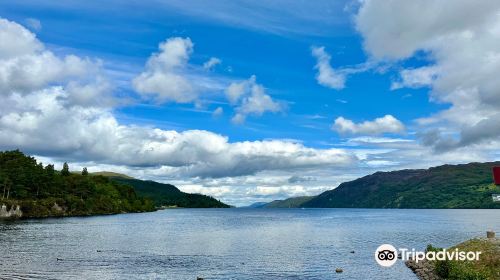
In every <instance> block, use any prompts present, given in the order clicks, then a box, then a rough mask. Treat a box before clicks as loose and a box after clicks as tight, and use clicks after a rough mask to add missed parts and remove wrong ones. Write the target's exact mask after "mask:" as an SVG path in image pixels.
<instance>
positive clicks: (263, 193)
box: [0, 0, 500, 206]
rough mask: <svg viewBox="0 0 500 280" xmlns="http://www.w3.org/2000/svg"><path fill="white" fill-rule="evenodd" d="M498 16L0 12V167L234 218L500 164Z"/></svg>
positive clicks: (216, 4)
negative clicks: (396, 176) (453, 168)
mask: <svg viewBox="0 0 500 280" xmlns="http://www.w3.org/2000/svg"><path fill="white" fill-rule="evenodd" d="M499 39H500V2H498V1H481V2H475V1H462V0H459V1H454V2H453V3H452V4H450V3H449V2H445V1H431V0H418V1H411V2H409V1H402V0H387V1H370V0H367V1H323V0H318V1H299V0H292V1H283V0H271V1H247V0H232V1H229V0H214V1H201V0H182V1H180V0H168V1H160V0H147V1H127V2H123V1H118V0H108V1H94V0H89V1H73V0H68V1H49V0H37V1H35V0H26V1H2V2H0V98H1V101H2V102H1V103H0V149H1V150H10V149H20V150H22V151H24V152H25V153H28V154H30V155H33V156H35V157H36V158H37V159H38V160H40V161H42V162H43V163H45V164H47V163H55V164H56V167H58V166H59V167H60V166H61V165H62V163H63V162H68V163H69V164H70V168H71V169H73V170H80V169H81V168H83V167H88V169H89V171H91V172H95V171H102V170H106V171H115V172H121V173H125V174H128V175H130V176H134V177H136V178H141V179H148V180H156V181H160V182H168V183H172V184H174V185H176V186H178V187H179V188H180V189H181V190H183V191H186V192H196V193H203V194H208V195H212V196H214V197H216V198H218V199H221V200H222V201H224V202H227V203H229V204H231V205H236V206H242V205H247V204H250V203H253V202H257V201H271V200H274V199H283V198H287V197H291V196H303V195H316V194H319V193H321V192H323V191H325V190H330V189H333V188H335V187H337V186H338V185H339V184H340V183H342V182H345V181H348V180H352V179H355V178H358V177H360V176H364V175H368V174H371V173H373V172H376V171H389V170H398V169H405V168H428V167H431V166H436V165H440V164H456V163H467V162H484V161H493V160H498V159H499V158H500V149H499V147H500V146H499V144H500V121H498V120H499V119H500V79H499V78H498V73H500V45H499V44H498V42H499Z"/></svg>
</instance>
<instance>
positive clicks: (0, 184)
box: [0, 150, 154, 217]
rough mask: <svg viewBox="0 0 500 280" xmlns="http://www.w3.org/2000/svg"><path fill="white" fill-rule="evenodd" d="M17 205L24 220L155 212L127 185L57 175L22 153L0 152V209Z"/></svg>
mask: <svg viewBox="0 0 500 280" xmlns="http://www.w3.org/2000/svg"><path fill="white" fill-rule="evenodd" d="M2 204H3V205H6V206H7V207H8V208H10V207H11V206H16V205H19V206H20V207H21V211H22V212H23V217H48V216H71V215H94V214H112V213H122V212H141V211H152V210H154V205H153V202H152V201H151V200H149V199H146V198H141V197H139V196H138V195H137V194H136V192H135V191H134V189H133V188H132V187H130V186H128V185H124V184H120V183H118V182H115V181H112V180H109V179H108V178H107V177H104V176H89V175H88V172H87V170H86V169H83V170H82V172H81V174H75V173H72V172H70V171H69V166H68V164H66V163H65V164H64V167H63V169H62V170H60V171H57V170H55V169H54V165H51V164H47V165H45V166H44V165H43V164H42V163H41V162H40V163H39V162H37V161H36V160H35V159H34V158H33V157H30V156H26V155H24V154H23V153H22V152H20V151H18V150H15V151H6V152H0V205H2Z"/></svg>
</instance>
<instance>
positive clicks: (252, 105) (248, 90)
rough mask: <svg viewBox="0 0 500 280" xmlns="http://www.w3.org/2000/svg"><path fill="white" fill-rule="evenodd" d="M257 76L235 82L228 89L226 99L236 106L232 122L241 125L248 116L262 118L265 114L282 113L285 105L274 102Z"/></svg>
mask: <svg viewBox="0 0 500 280" xmlns="http://www.w3.org/2000/svg"><path fill="white" fill-rule="evenodd" d="M256 80H257V78H256V77H255V76H252V77H250V78H249V79H248V80H244V81H241V82H233V83H231V84H230V85H229V86H228V87H227V89H226V97H227V99H228V100H229V102H230V103H231V104H232V105H235V106H236V108H235V111H236V114H235V115H234V116H233V118H232V122H233V123H236V124H241V123H243V122H245V119H246V118H247V116H249V115H252V116H262V115H263V114H264V113H265V112H273V113H276V112H280V111H282V110H283V109H284V106H283V104H281V103H279V102H276V101H274V100H273V99H272V98H271V96H269V95H268V94H267V93H266V90H265V88H264V87H263V86H262V85H261V84H258V83H257V81H256Z"/></svg>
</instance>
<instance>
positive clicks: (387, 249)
mask: <svg viewBox="0 0 500 280" xmlns="http://www.w3.org/2000/svg"><path fill="white" fill-rule="evenodd" d="M375 260H376V261H377V263H378V264H380V265H381V266H385V267H389V266H392V265H394V264H395V263H396V261H397V260H398V251H397V250H396V248H394V246H392V245H391V244H382V245H380V246H378V248H377V250H376V251H375Z"/></svg>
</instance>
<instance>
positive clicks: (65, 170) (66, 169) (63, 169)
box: [61, 162, 70, 176]
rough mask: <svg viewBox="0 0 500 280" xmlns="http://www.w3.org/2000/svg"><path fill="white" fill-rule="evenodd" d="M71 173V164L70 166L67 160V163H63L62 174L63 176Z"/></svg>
mask: <svg viewBox="0 0 500 280" xmlns="http://www.w3.org/2000/svg"><path fill="white" fill-rule="evenodd" d="M69 174H70V172H69V166H68V163H67V162H65V163H64V164H63V168H62V170H61V175H62V176H69Z"/></svg>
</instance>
